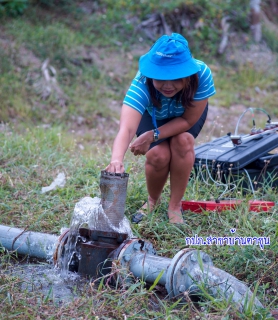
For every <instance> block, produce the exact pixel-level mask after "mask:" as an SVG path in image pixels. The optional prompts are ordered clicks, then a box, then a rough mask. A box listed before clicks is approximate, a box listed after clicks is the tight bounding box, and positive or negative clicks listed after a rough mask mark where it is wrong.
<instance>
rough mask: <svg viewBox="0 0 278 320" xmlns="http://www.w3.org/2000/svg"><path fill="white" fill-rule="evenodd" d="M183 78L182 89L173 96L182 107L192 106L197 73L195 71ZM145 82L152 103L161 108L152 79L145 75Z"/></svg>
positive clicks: (197, 79)
mask: <svg viewBox="0 0 278 320" xmlns="http://www.w3.org/2000/svg"><path fill="white" fill-rule="evenodd" d="M183 80H184V87H183V89H182V90H181V91H180V92H178V93H177V94H176V95H175V96H174V97H173V98H174V99H175V100H176V102H177V103H178V102H180V103H181V105H182V106H183V107H184V108H186V107H192V101H193V98H194V95H195V93H196V91H197V89H198V85H199V78H198V74H197V73H195V74H193V75H191V76H189V77H187V78H183ZM146 83H147V86H148V89H149V92H150V97H151V101H152V104H153V105H154V106H156V107H157V108H161V101H160V99H159V98H158V96H157V90H156V89H155V87H154V85H153V79H151V78H147V77H146Z"/></svg>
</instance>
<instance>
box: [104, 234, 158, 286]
mask: <svg viewBox="0 0 278 320" xmlns="http://www.w3.org/2000/svg"><path fill="white" fill-rule="evenodd" d="M138 252H141V253H142V252H144V253H146V254H150V255H156V251H155V249H154V248H153V245H152V244H151V243H150V242H147V241H145V240H142V239H138V238H132V239H129V240H126V241H124V242H123V243H122V244H121V245H120V246H119V248H118V249H116V250H114V251H113V253H112V255H111V256H110V258H112V259H113V263H112V273H113V275H114V280H115V281H116V279H117V282H118V281H120V282H121V283H123V282H124V283H130V282H131V278H130V276H127V274H128V273H127V272H126V271H127V270H129V261H130V260H131V258H132V256H133V255H135V254H136V253H138ZM122 271H123V272H122Z"/></svg>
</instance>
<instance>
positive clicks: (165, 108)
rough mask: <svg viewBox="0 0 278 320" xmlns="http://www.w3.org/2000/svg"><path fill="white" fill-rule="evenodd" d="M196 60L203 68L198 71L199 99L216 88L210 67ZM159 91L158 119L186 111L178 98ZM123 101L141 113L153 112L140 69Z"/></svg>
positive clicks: (212, 92)
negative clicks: (169, 96)
mask: <svg viewBox="0 0 278 320" xmlns="http://www.w3.org/2000/svg"><path fill="white" fill-rule="evenodd" d="M196 62H197V63H198V64H199V65H200V67H201V69H200V71H199V72H198V77H199V86H198V89H197V91H196V93H195V96H194V98H193V100H195V101H199V100H203V99H206V98H208V97H210V96H212V95H214V94H215V88H214V83H213V78H212V74H211V70H210V69H209V67H208V66H207V65H206V64H205V63H204V62H202V61H200V60H196ZM157 93H158V94H159V98H160V100H161V108H160V109H158V108H156V111H155V115H156V119H158V120H161V119H167V118H172V117H179V116H181V115H182V114H183V113H184V107H183V106H182V105H181V103H180V102H177V101H176V99H172V98H166V97H165V96H163V95H162V94H161V93H160V92H157ZM123 103H124V104H126V105H128V106H129V107H131V108H133V109H135V110H137V111H138V112H139V113H141V114H143V113H144V112H145V110H148V112H149V114H150V115H151V114H152V109H153V104H152V102H151V99H150V93H149V91H148V87H147V84H146V78H145V77H144V76H143V75H142V74H141V72H139V71H138V72H137V74H136V76H135V78H134V79H133V80H132V82H131V85H130V87H129V89H128V91H127V93H126V96H125V98H124V101H123Z"/></svg>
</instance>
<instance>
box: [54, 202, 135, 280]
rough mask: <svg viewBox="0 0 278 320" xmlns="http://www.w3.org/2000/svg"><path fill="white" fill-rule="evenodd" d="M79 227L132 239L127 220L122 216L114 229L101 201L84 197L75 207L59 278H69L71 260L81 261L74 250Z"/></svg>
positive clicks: (78, 254)
mask: <svg viewBox="0 0 278 320" xmlns="http://www.w3.org/2000/svg"><path fill="white" fill-rule="evenodd" d="M81 227H85V228H89V229H91V230H100V231H113V232H118V233H126V234H128V238H132V237H134V236H133V234H132V231H131V227H130V224H129V221H128V219H127V218H126V217H125V216H123V219H122V220H121V221H120V223H119V226H118V227H116V226H114V225H113V223H112V222H111V221H110V220H109V218H108V217H107V215H106V214H105V212H104V210H103V208H102V205H101V199H100V198H98V197H94V198H91V197H84V198H82V199H81V200H80V201H79V202H77V204H76V205H75V208H74V212H73V216H72V220H71V224H70V230H69V233H68V240H67V243H66V245H65V250H64V254H63V256H62V257H61V261H60V262H59V264H60V268H61V277H62V278H67V277H68V276H69V272H68V270H69V268H70V263H71V261H72V260H73V259H75V258H77V259H78V260H80V259H81V257H80V253H79V252H77V250H76V243H77V238H78V236H79V229H80V228H81Z"/></svg>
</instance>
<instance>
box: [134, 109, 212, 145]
mask: <svg viewBox="0 0 278 320" xmlns="http://www.w3.org/2000/svg"><path fill="white" fill-rule="evenodd" d="M207 114H208V104H207V105H206V108H205V110H204V112H203V113H202V115H201V117H200V119H199V120H198V121H197V123H195V124H194V126H193V127H191V128H190V129H189V130H187V131H186V132H189V133H191V134H192V136H193V137H194V138H195V139H196V138H197V136H198V135H199V133H200V131H201V130H202V128H203V126H204V123H205V121H206V118H207ZM172 119H174V118H168V119H163V120H156V123H157V127H158V128H159V127H161V126H163V125H164V124H165V123H167V122H169V121H171V120H172ZM153 129H154V125H153V122H152V116H151V115H150V114H149V112H148V111H147V110H146V111H145V112H144V114H143V116H142V119H141V121H140V123H139V126H138V129H137V131H136V135H137V137H139V136H140V135H141V134H143V133H144V132H146V131H150V130H153ZM167 139H169V138H164V139H160V140H158V141H156V142H152V143H151V145H150V149H151V148H153V147H154V146H156V145H158V144H159V143H161V142H162V141H165V140H167Z"/></svg>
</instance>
